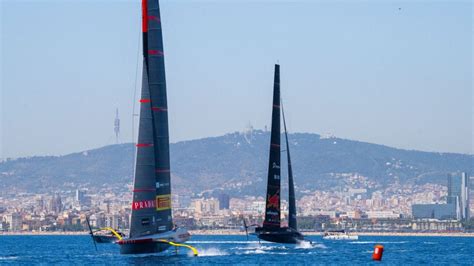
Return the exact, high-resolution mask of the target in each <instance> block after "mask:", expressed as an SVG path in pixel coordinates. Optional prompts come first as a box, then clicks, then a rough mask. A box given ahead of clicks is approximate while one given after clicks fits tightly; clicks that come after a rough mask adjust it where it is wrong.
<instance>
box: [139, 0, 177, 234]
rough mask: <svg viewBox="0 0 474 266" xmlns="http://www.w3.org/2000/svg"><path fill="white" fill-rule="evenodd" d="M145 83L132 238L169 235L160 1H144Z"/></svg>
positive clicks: (167, 163) (167, 157) (165, 114)
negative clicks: (162, 233)
mask: <svg viewBox="0 0 474 266" xmlns="http://www.w3.org/2000/svg"><path fill="white" fill-rule="evenodd" d="M142 12H143V13H142V26H143V57H144V62H143V80H142V93H141V99H140V103H141V105H140V120H139V133H138V143H137V145H136V146H137V158H136V166H135V179H134V190H133V202H132V219H131V223H130V237H139V236H143V235H148V234H154V233H160V232H165V231H169V230H171V229H172V227H173V221H172V216H171V183H170V162H169V135H168V113H167V111H168V107H167V98H166V97H167V96H166V80H165V67H164V54H163V37H162V30H161V19H160V10H159V2H158V0H143V2H142Z"/></svg>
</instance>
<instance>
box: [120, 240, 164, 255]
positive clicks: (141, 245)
mask: <svg viewBox="0 0 474 266" xmlns="http://www.w3.org/2000/svg"><path fill="white" fill-rule="evenodd" d="M169 247H170V245H168V244H165V243H160V242H154V241H149V242H138V243H126V244H121V245H120V253H121V254H145V253H159V252H163V251H165V250H167V249H168V248H169Z"/></svg>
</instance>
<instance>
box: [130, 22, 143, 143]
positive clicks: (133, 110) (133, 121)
mask: <svg viewBox="0 0 474 266" xmlns="http://www.w3.org/2000/svg"><path fill="white" fill-rule="evenodd" d="M140 40H141V32H140V31H138V44H137V60H136V64H135V82H134V90H133V103H132V143H135V116H136V114H135V105H136V99H137V81H138V63H139V62H138V61H139V59H140Z"/></svg>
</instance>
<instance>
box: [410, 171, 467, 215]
mask: <svg viewBox="0 0 474 266" xmlns="http://www.w3.org/2000/svg"><path fill="white" fill-rule="evenodd" d="M447 181H448V182H447V183H448V186H447V187H448V195H447V197H446V203H444V204H414V205H412V215H413V218H415V219H438V220H467V219H469V218H470V210H469V209H470V200H469V195H470V193H469V185H470V182H469V181H470V180H469V176H468V175H467V173H465V172H461V173H452V174H448V180H447Z"/></svg>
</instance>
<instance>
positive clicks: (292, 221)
mask: <svg viewBox="0 0 474 266" xmlns="http://www.w3.org/2000/svg"><path fill="white" fill-rule="evenodd" d="M281 113H282V115H283V127H284V128H285V140H286V157H287V158H288V194H289V195H288V201H289V207H288V209H289V210H288V211H289V215H288V216H289V217H288V227H290V228H292V229H295V230H298V228H297V227H298V225H297V222H296V198H295V184H294V182H293V168H292V167H291V157H290V144H289V143H288V131H287V130H286V121H285V110H284V108H283V101H282V103H281Z"/></svg>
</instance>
